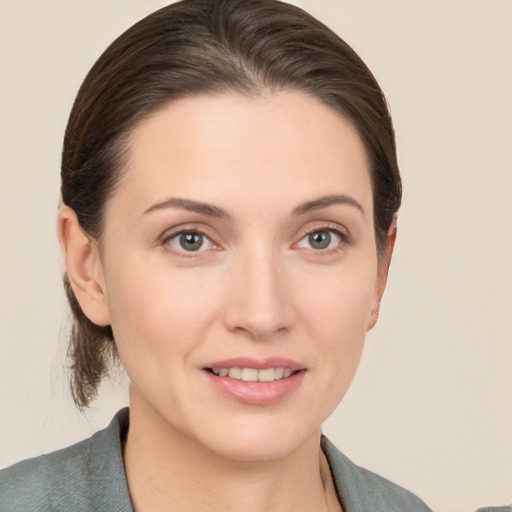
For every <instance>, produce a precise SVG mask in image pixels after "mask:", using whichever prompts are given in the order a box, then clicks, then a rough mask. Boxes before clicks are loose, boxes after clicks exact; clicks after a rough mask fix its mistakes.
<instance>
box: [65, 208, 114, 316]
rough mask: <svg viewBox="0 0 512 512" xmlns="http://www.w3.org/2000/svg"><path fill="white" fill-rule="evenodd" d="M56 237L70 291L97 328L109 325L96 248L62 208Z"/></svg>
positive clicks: (73, 218) (71, 216)
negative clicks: (71, 290)
mask: <svg viewBox="0 0 512 512" xmlns="http://www.w3.org/2000/svg"><path fill="white" fill-rule="evenodd" d="M57 236H58V238H59V243H60V247H61V251H62V257H63V259H64V264H65V266H66V270H67V272H68V277H69V282H70V284H71V288H72V289H73V292H74V294H75V296H76V298H77V300H78V302H79V304H80V307H81V308H82V311H83V312H84V313H85V315H86V316H87V318H89V320H90V321H91V322H93V323H94V324H96V325H100V326H105V325H109V324H110V315H109V311H108V303H107V295H106V287H105V282H104V279H103V267H102V264H101V259H100V256H99V252H98V247H97V245H96V244H95V243H94V242H93V241H92V240H91V239H90V238H89V237H87V236H86V234H85V233H84V232H83V230H82V228H81V227H80V224H79V223H78V219H77V217H76V214H75V212H74V211H73V210H72V209H71V208H69V206H66V205H61V207H60V208H59V212H58V215H57Z"/></svg>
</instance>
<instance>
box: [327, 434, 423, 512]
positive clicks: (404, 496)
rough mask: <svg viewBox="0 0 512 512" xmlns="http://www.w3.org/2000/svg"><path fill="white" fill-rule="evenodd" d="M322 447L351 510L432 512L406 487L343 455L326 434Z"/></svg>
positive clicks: (346, 503)
mask: <svg viewBox="0 0 512 512" xmlns="http://www.w3.org/2000/svg"><path fill="white" fill-rule="evenodd" d="M322 450H323V452H324V454H325V456H326V458H327V461H328V462H329V466H330V469H331V473H332V476H333V480H334V484H335V485H336V489H337V491H338V496H339V497H340V500H341V502H342V505H343V507H344V510H346V511H347V512H365V511H368V510H372V511H373V512H429V511H430V509H429V507H428V506H427V505H426V504H425V503H423V501H421V500H420V499H419V498H418V497H417V496H415V495H414V494H412V493H411V492H409V491H407V490H406V489H404V488H403V487H400V486H399V485H396V484H394V483H393V482H390V481H389V480H386V479H385V478H382V477H381V476H379V475H377V474H375V473H372V472H371V471H368V470H366V469H364V468H361V467H359V466H357V465H356V464H354V463H353V462H352V461H351V460H349V459H348V458H347V457H346V456H345V455H343V454H342V453H341V452H340V451H339V450H338V449H337V448H336V447H335V446H334V445H333V444H332V443H331V442H330V441H329V440H328V439H327V438H326V437H325V436H322Z"/></svg>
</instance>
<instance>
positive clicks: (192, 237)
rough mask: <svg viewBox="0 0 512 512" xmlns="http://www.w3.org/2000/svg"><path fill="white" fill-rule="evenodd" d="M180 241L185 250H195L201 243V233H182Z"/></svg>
mask: <svg viewBox="0 0 512 512" xmlns="http://www.w3.org/2000/svg"><path fill="white" fill-rule="evenodd" d="M180 242H181V246H182V247H183V248H184V249H186V250H187V251H197V250H198V249H200V248H201V246H202V245H203V235H201V234H199V233H183V234H182V235H181V239H180Z"/></svg>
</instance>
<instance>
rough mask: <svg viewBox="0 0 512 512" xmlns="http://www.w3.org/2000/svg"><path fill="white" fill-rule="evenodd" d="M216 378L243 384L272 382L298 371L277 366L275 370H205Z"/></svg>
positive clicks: (235, 368)
mask: <svg viewBox="0 0 512 512" xmlns="http://www.w3.org/2000/svg"><path fill="white" fill-rule="evenodd" d="M205 369H206V371H207V372H210V373H211V374H213V375H216V376H217V377H228V378H230V379H234V380H241V381H243V382H274V381H276V380H282V379H287V378H289V377H291V376H292V375H293V374H295V373H297V372H298V371H300V370H292V369H291V368H284V367H282V366H278V367H276V368H264V369H258V368H239V367H232V368H205Z"/></svg>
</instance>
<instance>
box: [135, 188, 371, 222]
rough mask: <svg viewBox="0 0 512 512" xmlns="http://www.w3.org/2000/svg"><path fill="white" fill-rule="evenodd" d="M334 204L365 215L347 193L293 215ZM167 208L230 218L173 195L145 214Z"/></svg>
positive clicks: (312, 203)
mask: <svg viewBox="0 0 512 512" xmlns="http://www.w3.org/2000/svg"><path fill="white" fill-rule="evenodd" d="M333 204H341V205H348V206H352V207H354V208H356V209H357V210H359V211H360V212H361V214H362V216H363V218H364V216H365V215H364V209H363V207H362V206H361V205H360V204H359V203H358V202H357V201H356V200H355V199H354V198H353V197H350V196H347V195H345V194H340V195H332V196H325V197H320V198H318V199H315V200H313V201H308V202H307V203H303V204H301V205H299V206H297V207H296V208H295V209H294V210H293V215H304V214H306V213H309V212H312V211H315V210H320V209H322V208H327V207H329V206H331V205H333ZM166 208H181V209H183V210H188V211H190V212H195V213H200V214H202V215H208V216H209V217H217V218H220V219H228V218H229V214H228V213H227V212H226V211H225V210H223V209H222V208H219V207H218V206H213V205H212V204H208V203H203V202H199V201H192V200H190V199H180V198H176V197H171V198H169V199H165V200H164V201H161V202H159V203H156V204H154V205H153V206H151V207H149V208H148V209H147V210H146V211H145V212H144V213H143V215H146V214H147V213H150V212H154V211H158V210H164V209H166Z"/></svg>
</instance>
